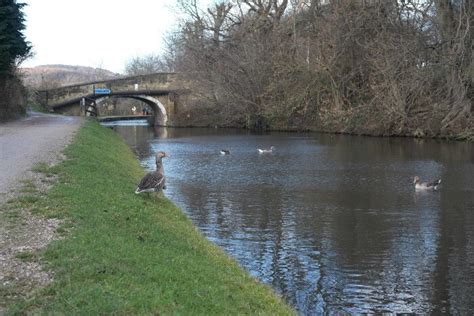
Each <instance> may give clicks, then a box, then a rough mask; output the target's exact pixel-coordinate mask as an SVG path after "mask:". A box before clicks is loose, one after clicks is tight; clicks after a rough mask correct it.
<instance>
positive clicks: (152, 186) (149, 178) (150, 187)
mask: <svg viewBox="0 0 474 316" xmlns="http://www.w3.org/2000/svg"><path fill="white" fill-rule="evenodd" d="M164 157H169V155H168V154H167V153H165V152H164V151H159V152H157V153H156V170H155V171H153V172H150V173H147V174H146V175H145V176H144V177H143V178H142V179H141V180H140V183H139V184H138V187H137V189H136V190H135V193H136V194H139V193H150V192H159V191H161V190H163V189H166V187H165V170H164V169H163V162H162V161H161V160H162V159H163V158H164Z"/></svg>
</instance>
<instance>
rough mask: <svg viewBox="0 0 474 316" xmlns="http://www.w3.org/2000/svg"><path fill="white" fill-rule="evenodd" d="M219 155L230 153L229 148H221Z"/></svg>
mask: <svg viewBox="0 0 474 316" xmlns="http://www.w3.org/2000/svg"><path fill="white" fill-rule="evenodd" d="M221 155H230V150H228V149H221Z"/></svg>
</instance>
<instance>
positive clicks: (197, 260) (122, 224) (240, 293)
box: [10, 123, 294, 315]
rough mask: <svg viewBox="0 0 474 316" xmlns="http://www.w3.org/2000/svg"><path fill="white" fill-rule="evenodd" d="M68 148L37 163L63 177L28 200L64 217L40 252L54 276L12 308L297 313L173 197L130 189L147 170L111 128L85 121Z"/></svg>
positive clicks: (46, 213)
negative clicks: (61, 156) (58, 159)
mask: <svg viewBox="0 0 474 316" xmlns="http://www.w3.org/2000/svg"><path fill="white" fill-rule="evenodd" d="M65 154H66V156H67V160H65V161H64V162H63V163H61V164H60V165H58V166H56V167H53V168H52V169H51V168H49V169H48V168H39V169H44V170H38V171H41V172H45V173H52V174H54V175H56V176H57V177H58V182H57V184H56V185H54V186H53V188H52V189H51V190H50V191H49V193H48V194H47V196H46V197H45V198H31V199H28V200H27V201H26V202H25V201H24V203H31V204H34V205H33V209H34V210H35V211H36V212H39V213H42V214H43V215H44V216H47V217H58V218H62V219H63V220H64V224H63V225H62V226H61V227H60V228H59V230H60V232H62V233H64V235H65V238H64V239H62V240H58V241H54V242H53V243H51V244H50V246H49V247H48V249H47V250H46V251H45V252H44V253H43V254H41V255H40V258H41V259H40V260H41V261H42V262H43V264H45V265H46V266H47V268H48V269H51V270H52V271H53V272H54V282H53V283H52V284H51V285H49V286H48V287H47V288H45V289H43V290H41V291H39V292H38V293H37V294H36V295H35V296H34V297H33V298H32V299H29V300H25V301H23V302H20V303H18V304H17V305H15V306H13V307H12V308H11V310H10V313H17V312H18V313H25V312H26V313H29V312H33V313H47V314H50V313H55V314H67V313H73V314H112V313H113V314H116V313H117V314H185V315H191V314H192V315H195V314H206V315H207V314H271V315H274V314H278V315H286V314H294V311H293V310H292V309H291V308H289V307H288V306H287V305H286V304H285V303H283V302H282V300H281V299H280V298H279V297H277V296H276V295H275V294H274V293H273V291H272V290H271V289H270V288H269V287H267V286H264V285H262V284H260V283H259V282H257V281H256V280H255V279H254V278H252V277H250V276H249V275H248V274H247V273H246V272H244V271H243V270H242V269H241V268H239V267H238V265H237V264H236V262H235V261H234V260H232V259H230V258H229V257H228V256H227V255H225V254H224V252H223V251H222V250H221V249H219V248H218V247H216V246H215V245H213V244H211V243H210V242H208V241H207V240H206V239H205V238H204V237H203V236H202V235H201V234H200V233H199V232H198V231H197V229H196V228H195V227H194V226H193V225H192V223H191V222H190V221H189V220H188V219H187V218H186V216H185V215H184V214H183V213H182V212H181V210H179V209H178V208H177V207H176V206H175V205H173V203H172V202H170V201H169V200H168V199H166V198H160V199H157V198H154V197H145V196H137V195H135V194H134V189H135V185H136V183H137V181H138V180H139V178H140V177H141V176H142V175H143V173H144V171H143V169H142V168H141V167H140V165H139V163H138V161H137V159H136V158H135V157H134V155H133V153H132V152H131V151H130V150H129V148H128V147H127V146H126V145H125V144H124V143H123V141H122V140H121V139H120V138H119V137H118V136H117V135H116V134H114V133H113V132H112V131H110V130H107V129H105V128H102V127H101V126H99V125H98V124H96V123H87V124H85V126H84V127H83V128H82V129H81V131H80V132H79V134H78V135H77V136H76V138H75V141H74V143H73V144H72V145H70V146H69V147H68V148H67V149H66V151H65ZM30 258H33V259H35V258H37V256H25V260H29V259H30Z"/></svg>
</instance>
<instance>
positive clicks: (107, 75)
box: [20, 65, 120, 88]
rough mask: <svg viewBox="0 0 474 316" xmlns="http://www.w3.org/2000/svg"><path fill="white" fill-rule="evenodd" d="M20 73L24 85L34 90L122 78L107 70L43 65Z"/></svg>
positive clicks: (24, 69)
mask: <svg viewBox="0 0 474 316" xmlns="http://www.w3.org/2000/svg"><path fill="white" fill-rule="evenodd" d="M20 72H21V74H22V79H23V82H24V84H25V85H26V86H27V87H33V88H51V87H59V86H66V85H71V84H76V83H81V82H88V81H95V80H105V79H111V78H117V77H119V76H120V74H117V73H113V72H111V71H108V70H106V69H101V68H93V67H85V66H70V65H41V66H36V67H32V68H21V69H20Z"/></svg>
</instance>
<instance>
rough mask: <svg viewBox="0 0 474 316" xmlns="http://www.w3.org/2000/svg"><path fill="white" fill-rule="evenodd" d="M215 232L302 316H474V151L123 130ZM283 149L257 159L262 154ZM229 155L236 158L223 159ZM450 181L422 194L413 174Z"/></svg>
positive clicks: (429, 144)
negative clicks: (158, 155)
mask: <svg viewBox="0 0 474 316" xmlns="http://www.w3.org/2000/svg"><path fill="white" fill-rule="evenodd" d="M115 130H116V131H117V133H119V134H120V135H121V136H122V137H123V138H124V139H125V140H126V141H127V142H128V143H129V144H130V146H131V147H132V149H133V150H135V152H136V153H137V155H138V156H139V157H140V159H141V161H142V163H143V165H144V167H145V168H149V169H152V168H153V167H154V161H153V159H154V158H153V155H154V152H156V151H158V150H164V151H166V152H169V153H170V154H171V155H172V158H170V159H168V160H166V161H165V171H166V174H167V178H168V180H167V184H168V190H167V191H166V195H167V196H168V197H169V198H171V199H172V200H173V201H174V202H175V203H176V204H178V205H179V206H180V207H181V208H182V209H183V210H184V211H185V212H186V214H187V215H188V216H189V217H190V218H191V219H192V221H193V222H194V224H195V225H196V226H198V227H199V228H200V230H201V231H202V232H203V234H204V235H205V236H206V237H207V238H209V239H210V240H212V241H213V242H215V243H216V244H218V245H220V246H221V247H222V248H223V249H224V250H225V251H226V252H227V253H229V254H230V255H231V256H233V257H234V258H236V260H237V261H238V262H239V263H240V264H241V265H242V266H243V267H244V268H245V269H247V270H248V271H249V272H250V273H251V274H252V275H254V276H256V277H257V278H259V279H260V280H262V281H263V282H264V283H267V284H269V285H271V286H273V287H274V288H275V290H276V291H277V292H279V293H281V294H282V295H283V296H284V297H285V299H286V300H287V301H288V302H289V303H290V304H292V305H293V306H295V307H296V309H297V310H298V311H299V312H300V313H301V314H318V313H331V314H334V313H335V314H338V313H344V312H348V313H381V312H413V313H422V314H426V313H452V314H459V313H461V314H468V313H469V312H470V311H471V310H473V309H474V194H473V193H474V183H473V181H472V178H473V175H474V147H473V145H471V144H463V143H450V142H438V141H433V140H423V141H420V140H414V139H401V138H390V139H389V138H369V137H351V136H337V135H336V136H335V135H319V134H304V135H301V134H287V133H273V134H266V135H253V134H249V133H247V132H245V131H233V130H215V129H167V130H166V129H161V128H155V129H153V128H151V127H144V126H123V127H116V128H115ZM271 145H273V146H275V147H276V150H275V152H274V153H272V154H265V155H259V154H258V153H257V150H256V149H257V148H258V147H270V146H271ZM222 148H226V149H230V150H231V152H232V154H231V155H225V156H223V155H220V154H219V150H220V149H222ZM415 175H419V176H420V177H421V178H422V179H427V180H428V179H434V178H442V179H443V187H442V189H441V190H440V191H439V192H415V190H414V188H413V183H412V180H413V176H415Z"/></svg>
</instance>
